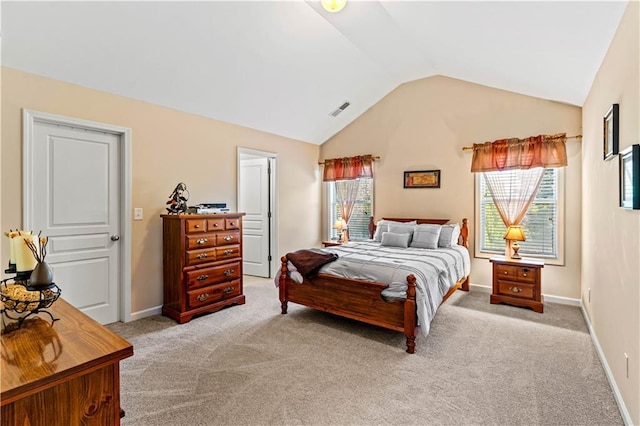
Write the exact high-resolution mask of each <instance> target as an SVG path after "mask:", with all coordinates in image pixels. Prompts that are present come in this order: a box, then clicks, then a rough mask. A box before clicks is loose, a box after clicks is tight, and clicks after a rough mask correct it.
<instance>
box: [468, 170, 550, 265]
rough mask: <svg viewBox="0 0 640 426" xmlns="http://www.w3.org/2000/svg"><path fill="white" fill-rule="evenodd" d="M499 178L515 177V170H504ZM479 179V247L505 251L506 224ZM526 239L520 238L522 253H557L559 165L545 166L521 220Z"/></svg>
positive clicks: (482, 249) (539, 254)
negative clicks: (538, 184) (556, 166)
mask: <svg viewBox="0 0 640 426" xmlns="http://www.w3.org/2000/svg"><path fill="white" fill-rule="evenodd" d="M491 173H497V174H498V178H499V179H501V180H504V181H507V180H510V179H512V178H513V172H510V171H501V172H491ZM479 179H480V200H479V202H480V224H479V225H480V248H481V251H485V252H495V253H504V250H505V244H506V242H505V240H504V239H503V238H502V236H503V235H504V233H505V232H506V230H507V228H506V227H505V225H504V223H503V222H502V219H501V218H500V215H499V214H498V210H497V209H496V206H495V204H494V203H493V200H492V198H491V194H490V193H489V188H488V187H487V185H486V183H485V182H484V179H482V178H481V177H479ZM521 225H522V227H523V229H524V233H525V236H526V238H527V240H526V241H522V242H520V243H519V244H520V252H519V253H520V254H522V255H530V256H537V257H547V258H554V259H555V258H557V257H558V238H557V237H558V235H557V233H558V169H546V170H545V172H544V175H543V177H542V182H541V183H540V188H539V189H538V193H537V194H536V198H535V199H534V201H533V203H532V204H531V206H530V207H529V210H528V211H527V214H526V215H525V217H524V219H523V220H522V223H521Z"/></svg>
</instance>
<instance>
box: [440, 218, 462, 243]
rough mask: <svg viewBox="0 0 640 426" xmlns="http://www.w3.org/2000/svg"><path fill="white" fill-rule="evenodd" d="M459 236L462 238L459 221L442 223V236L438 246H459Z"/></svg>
mask: <svg viewBox="0 0 640 426" xmlns="http://www.w3.org/2000/svg"><path fill="white" fill-rule="evenodd" d="M458 238H460V224H459V223H454V224H450V225H442V228H441V230H440V238H439V239H438V247H443V248H451V247H454V246H457V245H458Z"/></svg>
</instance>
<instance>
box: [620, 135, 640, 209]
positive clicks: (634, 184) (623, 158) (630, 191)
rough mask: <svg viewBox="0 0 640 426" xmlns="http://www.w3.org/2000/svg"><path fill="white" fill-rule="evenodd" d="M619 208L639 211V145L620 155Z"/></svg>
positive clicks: (632, 146)
mask: <svg viewBox="0 0 640 426" xmlns="http://www.w3.org/2000/svg"><path fill="white" fill-rule="evenodd" d="M619 174H620V207H622V208H625V209H640V145H638V144H636V145H631V146H630V147H629V148H627V149H625V150H624V151H623V152H621V153H620V171H619Z"/></svg>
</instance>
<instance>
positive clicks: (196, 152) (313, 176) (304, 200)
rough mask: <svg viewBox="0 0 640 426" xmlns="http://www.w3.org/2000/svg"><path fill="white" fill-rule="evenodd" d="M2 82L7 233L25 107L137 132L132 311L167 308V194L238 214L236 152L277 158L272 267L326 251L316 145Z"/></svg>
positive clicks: (35, 82)
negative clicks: (320, 247) (180, 191)
mask: <svg viewBox="0 0 640 426" xmlns="http://www.w3.org/2000/svg"><path fill="white" fill-rule="evenodd" d="M2 83H3V86H2V133H1V135H2V157H1V159H2V163H1V164H2V172H1V178H2V189H1V190H2V208H1V209H0V210H1V218H2V222H1V224H2V230H7V229H9V228H16V227H19V226H21V223H22V209H21V194H22V180H21V176H22V112H21V111H22V108H27V109H33V110H37V111H43V112H48V113H53V114H60V115H64V116H69V117H76V118H80V119H86V120H93V121H99V122H103V123H109V124H114V125H119V126H124V127H129V128H131V129H132V131H133V132H132V133H133V138H132V146H133V149H132V151H133V158H132V177H133V182H132V186H133V193H132V197H133V198H132V206H133V207H142V208H144V220H143V221H134V222H132V228H133V229H132V231H133V236H132V240H133V242H132V259H131V260H132V309H131V310H132V312H138V311H141V310H144V309H148V308H153V307H156V306H159V305H161V304H162V223H161V220H160V217H159V215H160V214H161V213H164V207H165V202H166V201H167V199H168V197H169V194H170V193H171V191H172V190H173V188H174V187H175V185H176V184H177V183H178V182H180V181H183V182H185V183H186V184H187V186H188V189H189V192H190V193H191V197H190V199H189V204H195V203H198V202H207V201H224V202H228V203H229V206H230V207H231V208H232V209H234V208H235V206H236V152H237V147H244V148H251V149H256V150H262V151H268V152H273V153H276V154H277V155H278V159H277V171H278V187H277V203H278V207H279V222H278V227H279V235H278V238H279V251H280V253H277V254H276V256H275V258H276V259H278V258H279V256H280V255H281V254H283V253H286V252H288V251H292V250H296V249H299V248H300V247H308V246H314V245H317V244H318V243H319V229H320V211H321V208H320V182H319V169H318V164H317V162H318V153H319V147H318V146H316V145H312V144H307V143H302V142H299V141H295V140H292V139H287V138H283V137H279V136H275V135H272V134H268V133H263V132H259V131H256V130H252V129H248V128H244V127H240V126H235V125H232V124H228V123H223V122H220V121H216V120H211V119H207V118H203V117H199V116H195V115H191V114H186V113H182V112H179V111H175V110H172V109H168V108H164V107H160V106H156V105H151V104H148V103H145V102H140V101H136V100H132V99H128V98H124V97H121V96H115V95H111V94H108V93H104V92H99V91H96V90H91V89H87V88H84V87H80V86H76V85H72V84H67V83H63V82H60V81H56V80H52V79H48V78H43V77H39V76H36V75H33V74H28V73H25V72H21V71H18V70H15V69H11V68H6V67H4V68H2ZM131 214H132V212H131ZM132 216H133V214H132ZM4 240H6V238H3V241H2V247H3V250H2V253H5V254H6V253H8V249H7V247H8V243H7V242H6V241H4ZM4 260H5V259H4V258H3V260H2V261H3V263H6V262H4ZM61 287H62V288H64V285H63V284H62V285H61ZM274 297H276V298H277V294H276V292H275V290H274Z"/></svg>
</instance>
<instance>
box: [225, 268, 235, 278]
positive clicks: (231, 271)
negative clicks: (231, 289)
mask: <svg viewBox="0 0 640 426" xmlns="http://www.w3.org/2000/svg"><path fill="white" fill-rule="evenodd" d="M233 272H234V270H233V269H227V270H226V271H224V275H225V276H227V277H230V276H231V275H232V274H233Z"/></svg>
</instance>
